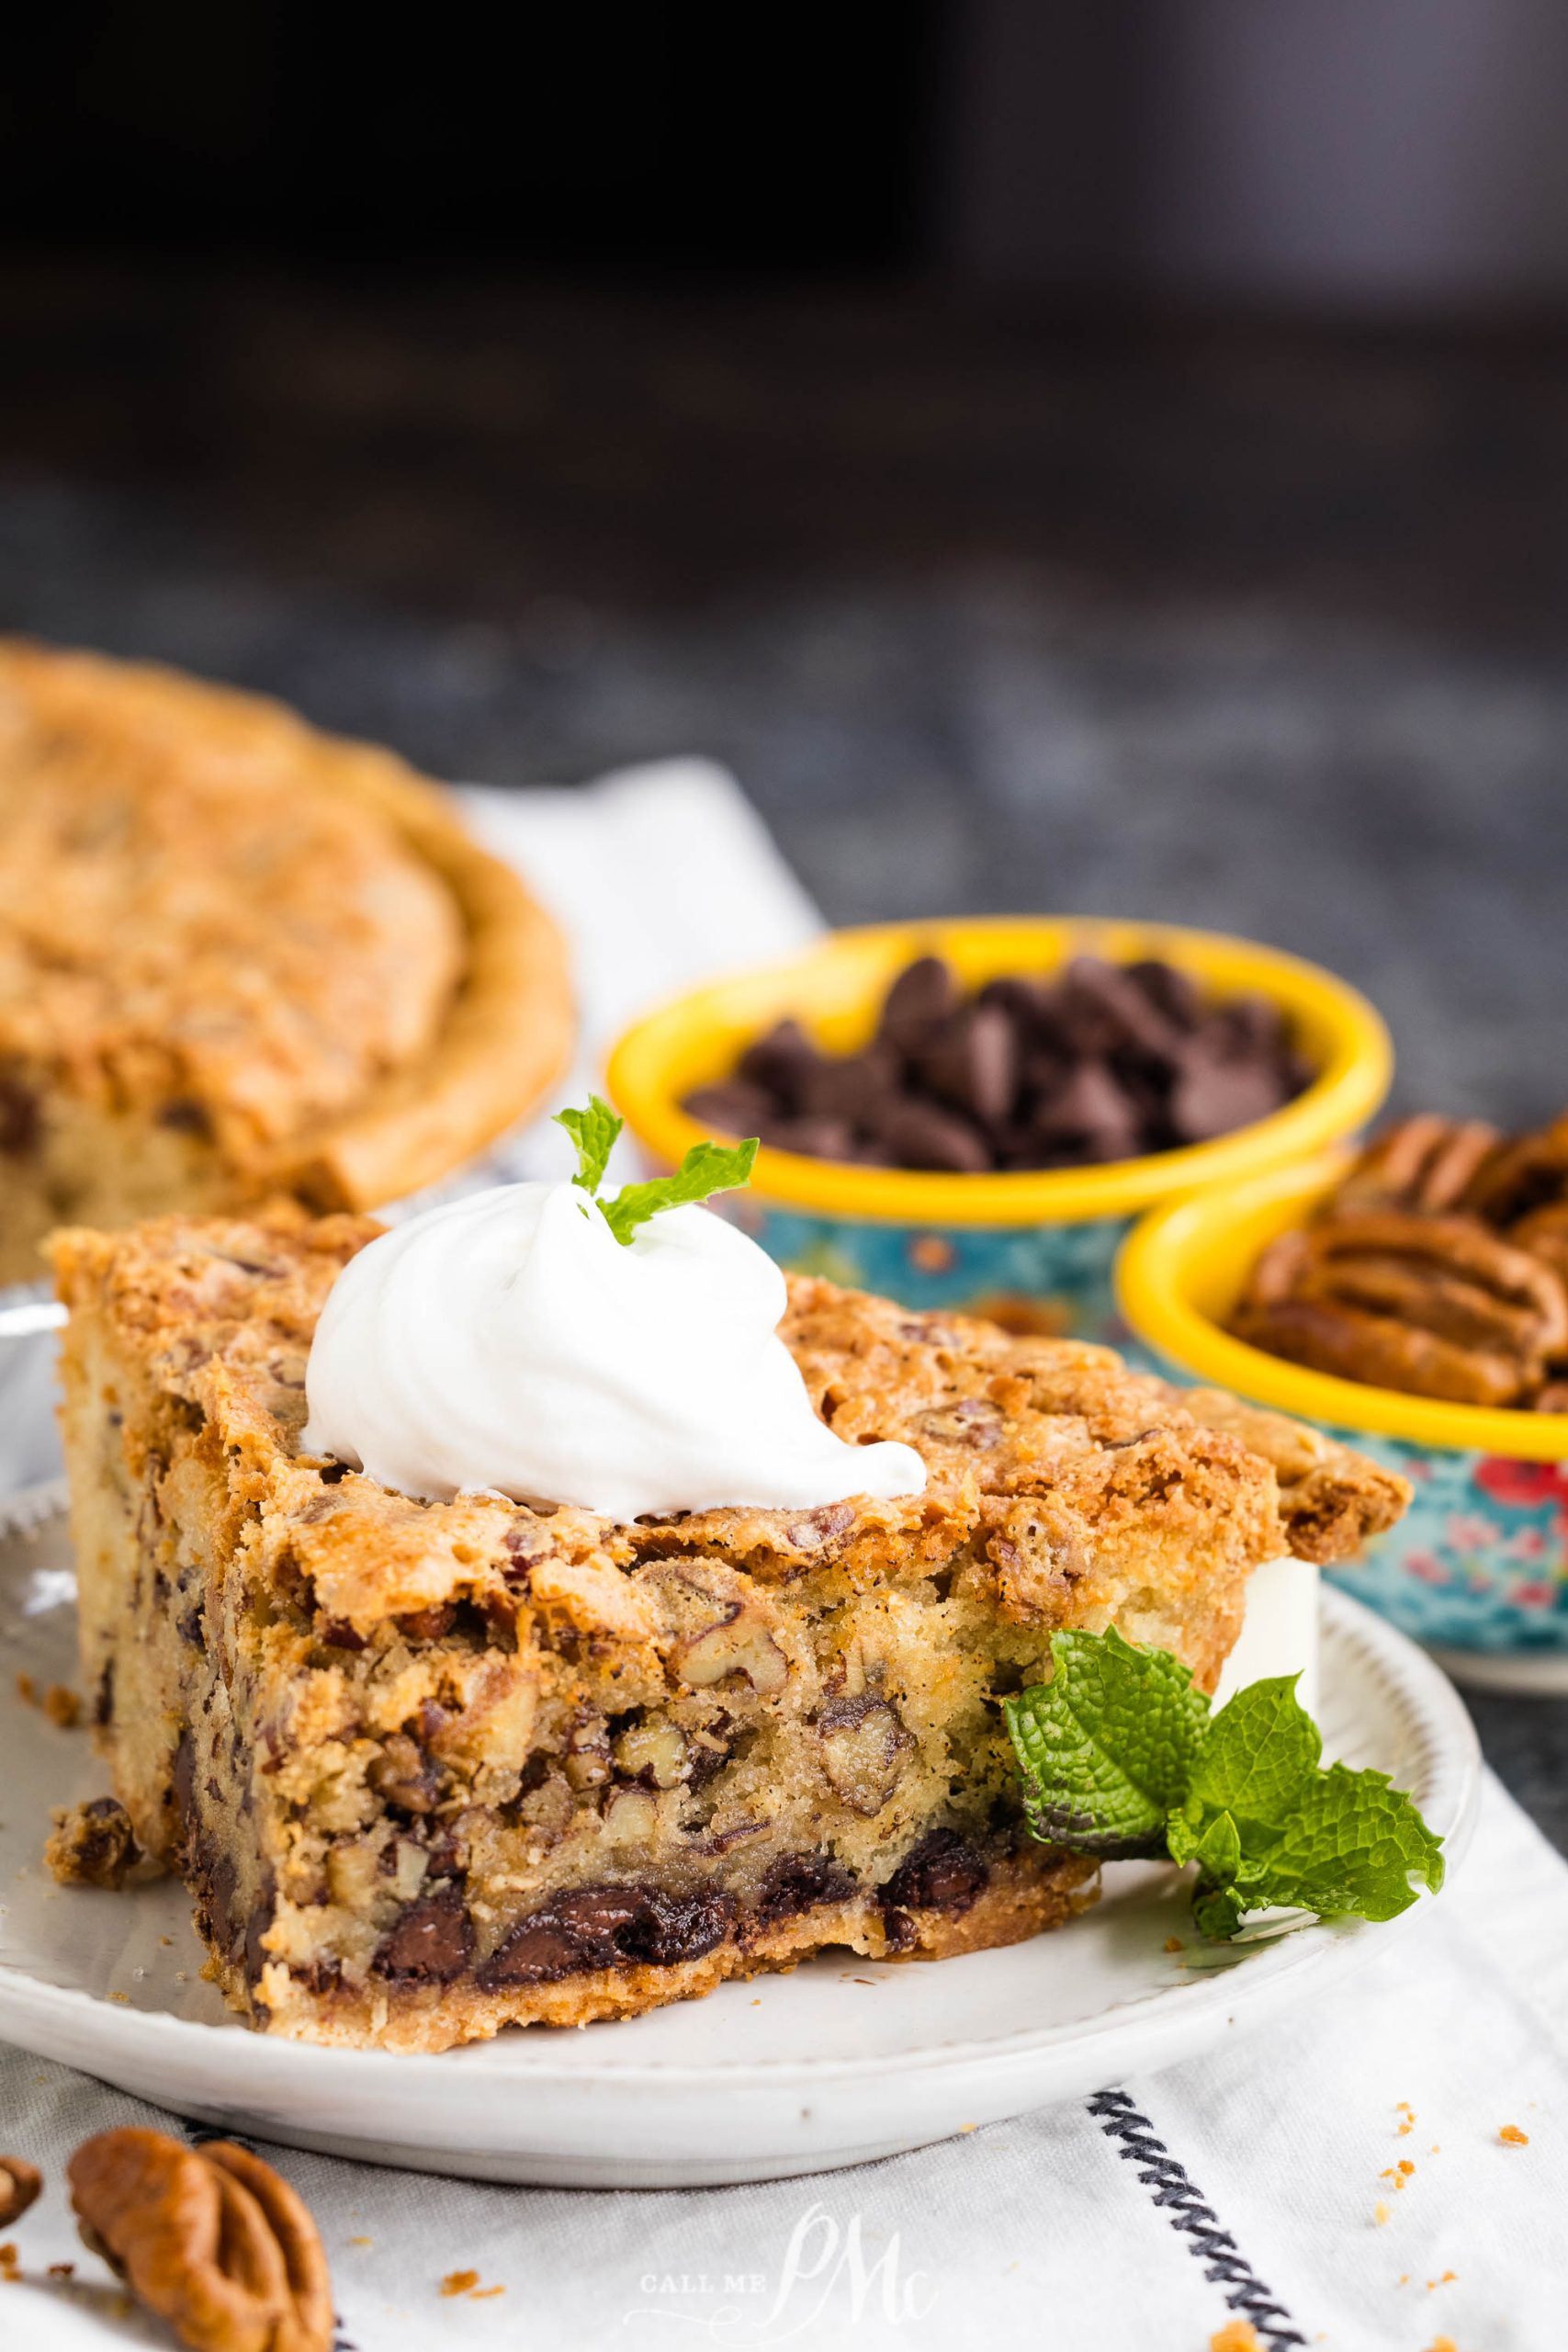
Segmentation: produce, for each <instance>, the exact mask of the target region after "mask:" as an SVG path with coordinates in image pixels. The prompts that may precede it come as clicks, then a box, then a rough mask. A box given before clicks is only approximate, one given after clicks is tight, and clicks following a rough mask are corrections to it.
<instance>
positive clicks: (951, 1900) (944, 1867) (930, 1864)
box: [879, 1829, 991, 1918]
mask: <svg viewBox="0 0 1568 2352" xmlns="http://www.w3.org/2000/svg"><path fill="white" fill-rule="evenodd" d="M990 1877H991V1872H990V1868H989V1865H988V1864H987V1862H986V1861H985V1860H984V1859H983V1857H982V1856H981V1855H979V1854H977V1853H976V1850H975V1849H974V1847H973V1846H971V1845H970V1844H969V1843H968V1841H967V1840H966V1839H965V1838H961V1837H960V1836H959V1835H958V1833H957V1831H956V1830H955V1829H931V1830H928V1831H927V1833H926V1835H925V1836H924V1837H923V1838H921V1839H920V1841H919V1845H918V1846H916V1847H914V1848H913V1849H912V1850H911V1851H910V1852H909V1853H908V1854H906V1856H905V1857H904V1860H902V1861H901V1862H900V1863H899V1865H898V1868H897V1870H896V1871H894V1873H893V1875H892V1877H891V1878H890V1879H889V1880H887V1882H886V1884H885V1885H884V1886H883V1887H882V1888H881V1889H880V1890H879V1891H880V1893H881V1895H882V1899H883V1901H884V1903H885V1904H888V1905H894V1906H896V1907H897V1909H899V1910H901V1911H944V1912H946V1913H947V1915H948V1917H950V1918H956V1917H959V1915H960V1914H961V1913H963V1912H964V1911H967V1910H968V1909H969V1907H970V1905H972V1904H973V1903H974V1902H975V1901H976V1899H977V1897H978V1896H980V1895H981V1894H984V1893H985V1890H986V1888H987V1885H988V1884H989V1883H990Z"/></svg>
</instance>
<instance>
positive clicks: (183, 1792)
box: [169, 1730, 196, 1827]
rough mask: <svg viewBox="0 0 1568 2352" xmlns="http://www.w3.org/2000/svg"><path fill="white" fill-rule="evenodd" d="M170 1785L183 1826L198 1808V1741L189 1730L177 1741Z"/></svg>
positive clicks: (177, 1815)
mask: <svg viewBox="0 0 1568 2352" xmlns="http://www.w3.org/2000/svg"><path fill="white" fill-rule="evenodd" d="M169 1787H170V1792H171V1795H172V1797H173V1800H174V1807H175V1815H176V1817H177V1818H178V1820H179V1822H180V1824H181V1826H182V1827H183V1826H185V1825H186V1823H188V1822H189V1821H190V1820H191V1819H192V1818H193V1816H194V1814H195V1810H196V1742H195V1740H194V1739H192V1737H191V1736H190V1733H189V1731H188V1730H187V1731H182V1732H181V1734H180V1736H179V1737H178V1739H177V1740H176V1741H175V1754H174V1761H173V1763H172V1764H171V1766H170V1768H169Z"/></svg>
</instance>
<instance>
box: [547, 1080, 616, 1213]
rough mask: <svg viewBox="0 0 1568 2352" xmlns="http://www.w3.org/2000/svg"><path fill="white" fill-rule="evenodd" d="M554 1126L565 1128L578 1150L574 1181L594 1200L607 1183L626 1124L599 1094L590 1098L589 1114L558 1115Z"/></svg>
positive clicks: (568, 1113)
mask: <svg viewBox="0 0 1568 2352" xmlns="http://www.w3.org/2000/svg"><path fill="white" fill-rule="evenodd" d="M555 1124H556V1125H557V1126H558V1127H564V1128H565V1129H566V1131H567V1133H568V1135H569V1136H570V1137H571V1139H572V1142H573V1143H574V1144H575V1145H576V1146H577V1173H576V1175H575V1176H574V1177H573V1178H572V1180H571V1181H572V1182H573V1183H574V1184H581V1187H582V1189H583V1191H584V1192H585V1193H587V1194H588V1196H589V1198H590V1199H591V1200H592V1198H593V1196H594V1194H595V1193H597V1192H598V1190H599V1187H600V1185H601V1184H602V1183H603V1182H604V1170H605V1169H606V1168H607V1167H608V1166H609V1164H610V1154H611V1152H612V1151H613V1150H614V1148H615V1137H616V1136H618V1135H619V1134H620V1132H621V1129H622V1127H623V1126H625V1125H626V1121H625V1120H624V1119H621V1118H617V1116H616V1114H615V1112H614V1111H612V1110H611V1108H610V1106H609V1104H608V1103H604V1102H601V1100H600V1098H599V1096H598V1095H597V1094H591V1095H590V1096H589V1098H588V1108H587V1110H586V1111H558V1112H557V1113H556V1116H555Z"/></svg>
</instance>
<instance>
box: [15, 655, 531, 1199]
mask: <svg viewBox="0 0 1568 2352" xmlns="http://www.w3.org/2000/svg"><path fill="white" fill-rule="evenodd" d="M569 1043H570V1001H569V994H568V987H567V980H566V975H565V960H564V952H563V950H562V947H561V945H560V943H559V940H558V935H557V933H556V932H555V930H554V927H553V925H552V924H551V923H550V922H549V921H548V919H547V917H546V916H545V915H544V914H543V912H542V911H541V910H539V909H538V908H537V907H536V905H535V904H534V902H533V901H532V900H531V899H529V897H528V895H527V893H526V891H525V889H524V888H523V886H522V885H521V883H519V882H518V881H517V880H516V878H515V876H513V875H512V874H511V873H510V871H509V870H508V869H507V868H505V867H503V866H502V865H500V864H499V863H497V862H496V861H495V860H493V859H491V858H489V857H487V856H486V855H485V854H483V853H482V852H481V851H479V849H477V848H476V847H475V846H474V845H473V844H472V843H471V842H469V841H468V838H467V836H466V835H465V834H464V833H463V832H462V831H461V829H460V827H459V826H458V825H457V822H456V820H455V819H454V818H453V817H452V816H451V815H450V814H449V812H448V810H447V808H446V803H445V802H444V800H443V799H442V797H441V796H440V795H439V794H438V793H437V792H436V791H435V790H434V788H433V787H430V786H425V785H424V784H423V783H422V782H421V781H420V780H419V779H418V778H416V777H415V776H414V775H412V771H410V770H409V769H407V768H405V767H404V766H403V765H402V763H400V761H398V760H397V759H395V758H394V757H393V756H392V755H391V754H390V753H388V752H380V751H378V750H374V749H372V748H370V747H368V746H366V745H359V744H354V743H347V742H344V741H338V740H335V739H333V738H331V737H328V736H323V735H321V734H319V733H317V732H316V731H315V730H314V729H311V728H310V727H307V726H306V725H305V724H304V722H303V721H302V720H300V719H298V718H295V717H294V716H293V715H292V714H291V713H289V712H288V711H287V710H285V709H283V708H281V707H279V706H277V705H275V704H271V703H267V702H265V701H262V700H260V699H257V698H255V697H253V696H249V695H238V694H234V693H231V692H230V691H229V690H227V689H223V688H219V687H213V686H209V685H205V684H200V683H198V682H197V681H196V680H194V679H188V678H184V677H181V676H179V675H177V674H175V673H172V672H166V671H162V670H155V669H150V668H139V667H132V666H129V665H126V664H121V663H118V662H108V661H105V660H101V659H99V658H97V657H96V656H90V655H83V654H71V653H58V652H54V651H51V650H45V649H42V648H39V647H35V646H31V645H27V644H22V643H18V642H9V643H3V644H0V1057H6V1059H7V1060H8V1061H10V1062H11V1064H12V1067H13V1068H15V1067H16V1065H17V1062H18V1061H19V1062H22V1063H25V1064H26V1065H27V1066H28V1068H29V1069H33V1070H35V1071H39V1070H41V1072H43V1073H45V1074H46V1076H47V1082H49V1083H51V1084H53V1085H57V1086H59V1087H61V1088H63V1089H65V1090H67V1091H70V1092H71V1093H72V1094H73V1095H76V1096H79V1097H85V1098H86V1099H88V1100H89V1101H93V1102H96V1103H99V1104H101V1105H102V1106H103V1107H105V1108H106V1109H117V1110H126V1109H133V1110H140V1111H141V1112H143V1113H144V1114H146V1115H147V1116H149V1117H152V1118H155V1119H159V1120H162V1121H164V1123H166V1124H169V1125H177V1126H181V1127H184V1128H186V1129H187V1130H188V1131H189V1132H190V1133H191V1134H193V1135H195V1136H202V1137H205V1138H209V1139H210V1141H211V1142H212V1144H213V1145H214V1146H215V1148H216V1149H217V1151H218V1152H219V1153H220V1156H221V1158H222V1159H223V1160H224V1161H225V1162H226V1163H227V1164H228V1165H229V1166H230V1167H231V1168H232V1169H233V1170H236V1171H237V1172H238V1173H239V1174H240V1175H241V1176H242V1177H243V1178H245V1179H254V1182H255V1184H256V1186H257V1188H258V1189H261V1188H265V1186H266V1185H268V1184H271V1183H274V1182H276V1183H284V1184H293V1185H295V1186H296V1188H298V1189H301V1190H302V1191H303V1192H304V1193H306V1195H307V1196H308V1197H310V1198H312V1199H314V1200H317V1201H318V1202H319V1203H320V1204H321V1205H323V1206H337V1205H360V1204H368V1203H369V1202H371V1201H375V1200H380V1199H387V1198H390V1197H392V1196H393V1195H394V1194H395V1193H399V1192H402V1191H406V1190H409V1189H411V1188H412V1187H413V1186H415V1185H417V1184H419V1183H421V1182H428V1181H431V1180H432V1179H434V1177H435V1176H437V1175H439V1174H441V1173H443V1172H444V1171H445V1170H446V1168H448V1167H450V1166H451V1165H452V1163H453V1162H454V1161H456V1160H457V1159H460V1158H462V1157H463V1156H464V1155H465V1154H466V1153H467V1152H468V1151H470V1150H472V1149H475V1148H478V1147H479V1145H480V1144H482V1143H483V1142H485V1141H486V1140H488V1139H489V1137H490V1136H491V1135H493V1134H494V1133H495V1132H496V1131H497V1130H498V1129H499V1128H500V1127H502V1125H506V1124H507V1123H508V1122H509V1121H511V1120H512V1119H513V1118H516V1117H518V1116H520V1115H521V1114H523V1113H524V1112H525V1111H526V1110H527V1109H529V1108H530V1107H531V1106H532V1104H533V1103H534V1102H535V1101H536V1099H537V1097H538V1095H539V1094H540V1093H541V1091H543V1090H544V1088H545V1087H547V1085H548V1084H549V1083H550V1082H551V1080H553V1079H554V1078H555V1076H556V1075H557V1074H558V1069H559V1068H560V1066H561V1064H562V1062H563V1061H564V1060H565V1058H566V1053H567V1048H568V1046H569Z"/></svg>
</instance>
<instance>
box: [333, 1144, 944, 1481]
mask: <svg viewBox="0 0 1568 2352" xmlns="http://www.w3.org/2000/svg"><path fill="white" fill-rule="evenodd" d="M784 1306H785V1291H784V1276H783V1274H782V1273H781V1272H780V1271H779V1269H778V1267H777V1266H775V1265H774V1263H773V1260H772V1259H771V1258H769V1257H768V1256H767V1255H766V1254H765V1252H764V1251H762V1250H760V1249H759V1248H758V1247H757V1244H756V1243H755V1242H754V1241H751V1240H749V1239H748V1238H747V1237H746V1235H745V1234H743V1233H741V1232H739V1231H738V1230H737V1228H736V1227H734V1226H732V1225H727V1224H726V1223H725V1222H724V1221H723V1219H722V1218H720V1217H717V1216H714V1215H713V1213H712V1212H711V1211H710V1210H708V1209H705V1208H698V1207H684V1208H675V1209H667V1210H665V1211H663V1212H662V1213H661V1214H660V1215H659V1216H652V1217H649V1220H648V1222H647V1223H646V1224H644V1225H642V1226H641V1227H639V1228H638V1229H637V1232H636V1233H635V1234H634V1236H633V1238H632V1239H631V1241H630V1242H629V1243H622V1242H620V1241H617V1239H616V1238H615V1235H614V1234H613V1233H612V1232H611V1230H610V1228H609V1227H608V1225H606V1223H605V1222H604V1216H603V1215H602V1214H601V1213H600V1211H599V1209H598V1208H597V1207H596V1206H595V1205H594V1204H592V1202H591V1201H590V1200H589V1198H588V1197H587V1195H586V1194H585V1193H583V1192H582V1191H581V1189H580V1188H579V1187H577V1186H576V1185H572V1184H506V1185H502V1186H499V1187H497V1188H496V1190H494V1191H493V1192H486V1193H471V1194H469V1195H468V1198H467V1199H465V1200H459V1201H453V1202H450V1203H449V1204H446V1206H445V1207H442V1208H435V1209H430V1210H427V1211H426V1212H425V1213H424V1215H423V1216H416V1217H411V1218H410V1220H409V1222H408V1223H407V1224H406V1225H400V1226H396V1227H393V1229H392V1230H391V1231H390V1232H389V1233H384V1234H382V1235H380V1236H379V1237H378V1238H377V1239H376V1240H374V1241H372V1242H371V1243H370V1244H369V1245H368V1247H367V1248H366V1249H364V1250H361V1251H360V1252H359V1255H358V1256H357V1257H355V1258H352V1259H350V1261H349V1262H348V1264H347V1265H346V1266H345V1267H344V1270H343V1272H342V1273H341V1274H340V1275H339V1276H338V1278H337V1281H336V1282H335V1283H333V1288H332V1290H331V1292H330V1293H329V1294H328V1297H327V1302H326V1305H325V1306H324V1307H323V1309H322V1311H321V1321H320V1323H319V1324H318V1325H317V1328H316V1337H315V1341H314V1344H313V1345H312V1347H311V1350H310V1361H309V1363H308V1364H307V1366H306V1376H305V1387H306V1395H307V1399H308V1402H309V1407H310V1419H309V1422H308V1424H307V1426H306V1430H305V1435H304V1445H305V1448H306V1450H307V1452H309V1453H325V1454H332V1455H334V1456H335V1457H336V1459H337V1460H339V1461H340V1462H346V1463H348V1464H350V1465H351V1466H352V1467H353V1468H355V1469H363V1470H364V1471H366V1472H367V1474H368V1475H369V1476H371V1477H372V1478H375V1479H378V1481H379V1482H380V1484H381V1485H383V1486H386V1487H397V1488H398V1489H399V1491H400V1493H402V1494H405V1495H415V1496H419V1497H421V1498H423V1499H425V1500H427V1501H441V1502H445V1501H447V1500H449V1499H450V1498H451V1497H452V1496H454V1495H456V1494H458V1493H460V1492H463V1491H471V1490H474V1489H479V1490H484V1489H490V1490H492V1491H494V1492H497V1493H500V1494H503V1495H507V1496H510V1497H511V1498H513V1500H514V1501H517V1502H552V1503H575V1504H578V1505H580V1506H581V1507H582V1508H583V1509H584V1510H592V1511H599V1512H603V1513H604V1516H605V1517H607V1518H610V1519H617V1520H630V1519H637V1518H639V1517H641V1516H642V1515H643V1514H645V1513H652V1514H665V1513H669V1512H672V1511H681V1510H716V1509H718V1508H720V1507H722V1506H724V1505H727V1504H731V1505H733V1504H739V1505H750V1506H751V1507H752V1508H755V1509H761V1510H766V1509H784V1510H815V1509H817V1508H818V1506H819V1505H821V1504H823V1503H834V1502H842V1501H844V1500H846V1499H847V1498H849V1497H850V1496H852V1495H874V1496H881V1497H889V1498H890V1497H893V1496H897V1495H912V1494H919V1493H920V1492H921V1491H922V1490H923V1488H924V1487H925V1483H926V1472H925V1464H924V1463H923V1462H922V1461H921V1459H920V1456H919V1454H918V1453H916V1452H915V1451H914V1449H913V1447H911V1446H907V1445H894V1444H874V1445H846V1444H845V1443H844V1442H843V1440H842V1439H841V1438H837V1437H835V1436H834V1435H833V1432H832V1430H830V1429H829V1428H828V1426H827V1424H826V1423H825V1422H823V1421H821V1420H819V1419H818V1417H817V1414H816V1413H815V1412H814V1410H813V1409H812V1405H811V1399H810V1397H808V1396H807V1392H806V1384H805V1382H804V1381H803V1380H802V1378H801V1376H800V1371H799V1368H798V1366H797V1365H796V1363H795V1359H794V1357H793V1356H792V1355H791V1354H790V1352H789V1350H788V1349H787V1348H786V1347H785V1346H784V1341H783V1340H781V1339H780V1338H779V1336H778V1329H777V1327H778V1323H779V1318H780V1317H781V1316H782V1315H783V1314H784Z"/></svg>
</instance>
